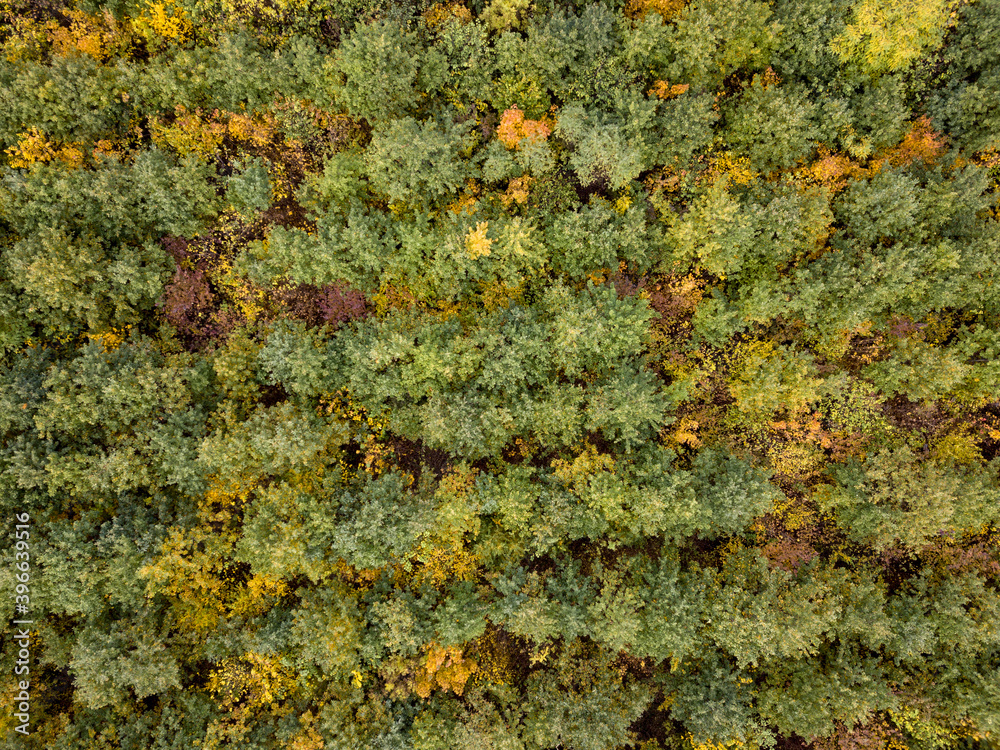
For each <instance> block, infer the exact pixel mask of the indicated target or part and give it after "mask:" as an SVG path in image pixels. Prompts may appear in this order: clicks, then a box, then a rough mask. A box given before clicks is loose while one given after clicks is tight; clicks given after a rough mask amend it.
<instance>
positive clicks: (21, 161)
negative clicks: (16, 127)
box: [7, 127, 83, 169]
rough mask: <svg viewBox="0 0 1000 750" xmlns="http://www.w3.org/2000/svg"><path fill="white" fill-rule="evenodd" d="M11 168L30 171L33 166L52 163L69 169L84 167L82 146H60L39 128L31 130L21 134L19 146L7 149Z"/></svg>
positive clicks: (73, 144)
mask: <svg viewBox="0 0 1000 750" xmlns="http://www.w3.org/2000/svg"><path fill="white" fill-rule="evenodd" d="M7 154H8V156H9V157H10V166H12V167H14V168H15V169H28V168H29V167H31V165H32V164H36V163H40V164H46V163H48V162H50V161H61V162H63V163H64V164H66V165H67V166H69V167H73V168H76V167H80V166H83V151H82V150H81V149H80V144H77V143H68V144H65V145H59V144H58V143H55V142H54V141H50V140H49V139H48V138H47V137H46V136H45V134H44V133H42V132H41V131H40V130H39V129H38V128H34V127H33V128H31V129H30V130H28V131H27V132H24V133H21V135H20V136H19V140H18V144H17V145H16V146H14V147H12V148H8V149H7Z"/></svg>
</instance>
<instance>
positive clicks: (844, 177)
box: [798, 146, 868, 192]
mask: <svg viewBox="0 0 1000 750" xmlns="http://www.w3.org/2000/svg"><path fill="white" fill-rule="evenodd" d="M867 174H868V172H867V170H866V169H865V168H864V167H862V166H861V165H859V164H857V163H856V162H853V161H851V159H850V157H848V156H844V155H843V154H834V153H831V152H830V151H829V149H827V148H826V147H825V146H820V147H819V158H818V159H817V160H816V161H814V162H813V163H812V164H810V165H809V166H806V167H802V168H801V169H800V170H799V171H798V177H800V178H801V179H804V180H808V181H810V182H813V183H816V184H819V185H824V186H825V187H828V188H830V189H831V190H832V191H833V192H836V191H838V190H841V189H842V188H844V187H846V185H847V181H848V180H851V179H858V178H861V177H864V176H865V175H867Z"/></svg>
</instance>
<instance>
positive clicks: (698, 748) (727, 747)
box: [684, 733, 746, 750]
mask: <svg viewBox="0 0 1000 750" xmlns="http://www.w3.org/2000/svg"><path fill="white" fill-rule="evenodd" d="M684 740H685V745H687V746H688V747H690V748H691V750H740V748H743V747H746V745H745V744H744V743H743V742H742V741H741V740H728V741H726V742H703V743H701V744H698V743H695V741H694V735H692V734H690V733H688V734H686V735H684Z"/></svg>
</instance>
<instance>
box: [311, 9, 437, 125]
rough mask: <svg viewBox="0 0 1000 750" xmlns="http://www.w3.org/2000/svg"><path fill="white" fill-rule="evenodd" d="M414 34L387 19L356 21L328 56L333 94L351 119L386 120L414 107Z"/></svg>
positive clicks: (415, 60) (415, 68) (415, 53)
mask: <svg viewBox="0 0 1000 750" xmlns="http://www.w3.org/2000/svg"><path fill="white" fill-rule="evenodd" d="M416 42H417V40H416V35H415V34H413V33H407V32H406V31H404V29H403V28H402V27H401V26H400V25H399V24H398V23H394V22H392V21H389V20H382V21H376V22H374V23H371V24H365V23H359V24H357V25H356V26H355V27H354V29H353V30H352V31H351V33H350V34H349V35H348V36H347V38H346V39H345V40H344V41H343V42H342V43H341V45H340V47H339V48H338V49H337V53H336V56H334V57H332V58H329V62H328V63H327V68H328V70H329V73H328V75H329V76H330V81H331V87H332V94H333V98H334V99H335V100H336V101H337V102H338V103H340V104H341V105H342V106H344V107H346V108H347V111H348V112H350V114H351V115H352V116H354V117H363V118H365V119H367V120H369V121H372V122H375V121H382V122H384V121H386V120H388V119H389V118H391V117H398V116H399V115H401V114H403V113H405V112H406V111H408V110H409V109H411V108H412V107H414V106H415V105H416V103H417V101H418V100H419V94H418V91H417V89H416V88H415V86H414V84H415V82H416V79H417V72H418V70H419V67H418V66H419V59H420V58H419V53H418V52H417V44H416Z"/></svg>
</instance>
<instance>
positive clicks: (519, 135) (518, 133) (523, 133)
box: [497, 104, 552, 149]
mask: <svg viewBox="0 0 1000 750" xmlns="http://www.w3.org/2000/svg"><path fill="white" fill-rule="evenodd" d="M551 134H552V124H551V123H550V122H549V121H548V120H547V116H546V117H543V118H542V119H541V120H527V119H525V117H524V112H522V111H521V110H520V109H519V108H518V106H517V105H516V104H515V105H514V106H513V107H511V108H510V109H508V110H506V111H505V112H504V113H503V115H501V116H500V125H499V126H498V127H497V138H498V139H499V140H500V142H501V143H502V144H503V145H504V146H506V147H507V148H509V149H518V148H521V143H522V141H525V140H527V141H529V142H531V143H534V142H536V141H544V140H545V139H546V138H548V137H549V136H550V135H551Z"/></svg>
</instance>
